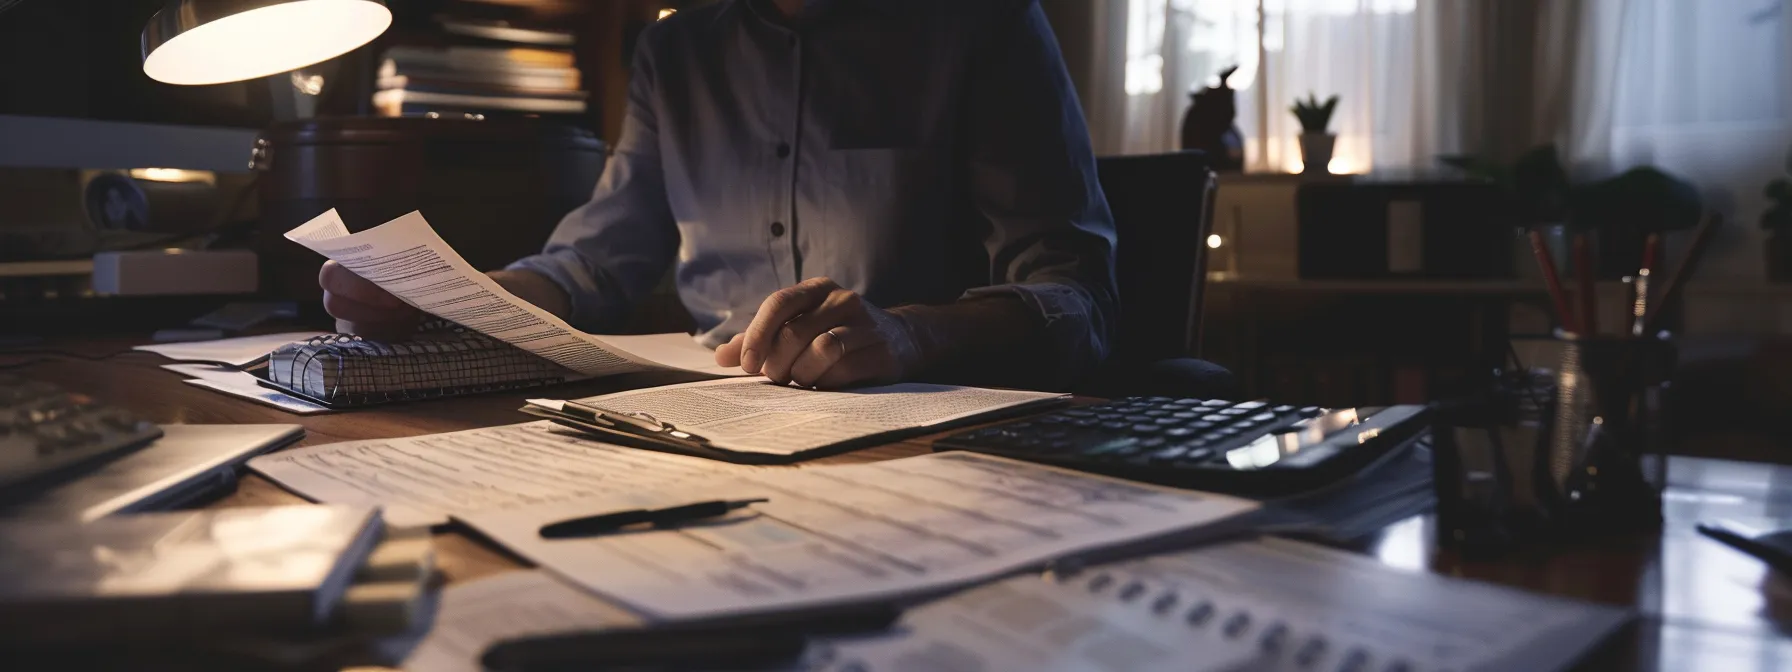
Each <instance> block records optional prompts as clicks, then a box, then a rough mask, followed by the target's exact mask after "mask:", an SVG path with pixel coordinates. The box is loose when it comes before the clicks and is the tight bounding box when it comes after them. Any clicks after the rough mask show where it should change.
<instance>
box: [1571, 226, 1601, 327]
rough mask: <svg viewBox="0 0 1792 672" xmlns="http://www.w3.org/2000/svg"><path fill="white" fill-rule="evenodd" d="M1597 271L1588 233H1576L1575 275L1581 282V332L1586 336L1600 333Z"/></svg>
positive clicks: (1577, 280)
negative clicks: (1595, 281)
mask: <svg viewBox="0 0 1792 672" xmlns="http://www.w3.org/2000/svg"><path fill="white" fill-rule="evenodd" d="M1595 272H1596V271H1595V269H1594V268H1593V250H1592V248H1591V247H1590V246H1589V245H1588V244H1587V234H1584V233H1577V234H1574V276H1575V281H1576V282H1578V283H1579V284H1580V333H1581V334H1582V335H1585V336H1597V335H1599V299H1598V294H1597V288H1596V287H1595V286H1594V284H1593V274H1594V273H1595Z"/></svg>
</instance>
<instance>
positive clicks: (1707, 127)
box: [1539, 0, 1792, 279]
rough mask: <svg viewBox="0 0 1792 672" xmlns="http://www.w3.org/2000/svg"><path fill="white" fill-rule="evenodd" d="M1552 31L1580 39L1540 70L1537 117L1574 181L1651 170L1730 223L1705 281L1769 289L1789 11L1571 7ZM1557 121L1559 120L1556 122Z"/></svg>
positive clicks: (1696, 3)
mask: <svg viewBox="0 0 1792 672" xmlns="http://www.w3.org/2000/svg"><path fill="white" fill-rule="evenodd" d="M1554 10H1555V11H1553V12H1551V13H1550V14H1549V15H1548V16H1547V18H1546V21H1547V26H1546V30H1547V31H1549V32H1554V33H1570V34H1573V35H1577V36H1578V37H1580V38H1581V39H1580V40H1579V43H1578V44H1577V45H1576V46H1575V47H1573V48H1571V49H1564V50H1562V51H1561V52H1559V53H1548V54H1547V55H1546V56H1544V57H1542V58H1540V61H1539V68H1540V76H1542V77H1549V76H1551V73H1553V76H1555V77H1556V78H1557V81H1556V82H1555V84H1554V86H1550V87H1546V90H1552V91H1555V92H1556V93H1557V94H1558V96H1559V99H1558V100H1557V101H1555V102H1553V103H1551V104H1545V105H1540V106H1539V111H1540V113H1542V114H1544V116H1545V117H1547V119H1546V120H1545V121H1544V125H1545V126H1546V127H1553V129H1554V130H1555V131H1556V133H1557V134H1556V137H1558V138H1560V139H1561V141H1562V144H1563V146H1564V149H1565V150H1566V152H1567V155H1568V157H1569V158H1570V160H1571V161H1573V162H1574V163H1575V167H1576V169H1577V172H1578V173H1580V174H1581V175H1582V176H1584V177H1599V176H1603V175H1608V174H1611V173H1615V172H1618V171H1621V170H1624V169H1627V168H1629V167H1632V166H1637V165H1652V166H1655V167H1657V168H1660V169H1662V170H1665V171H1668V172H1670V173H1674V174H1677V175H1680V176H1682V177H1685V178H1687V179H1690V180H1692V181H1693V182H1695V183H1697V184H1699V186H1700V187H1701V191H1702V192H1703V193H1704V195H1705V197H1706V200H1707V206H1708V207H1711V208H1714V209H1716V210H1718V211H1720V212H1723V213H1725V214H1726V215H1728V216H1729V217H1730V218H1731V221H1730V223H1729V226H1727V227H1726V228H1725V229H1723V233H1722V234H1721V235H1720V236H1719V237H1718V238H1717V240H1716V242H1715V243H1714V245H1713V249H1712V250H1711V252H1710V254H1711V256H1710V257H1709V261H1708V262H1707V263H1706V264H1704V265H1703V266H1702V268H1701V277H1702V278H1707V279H1709V278H1727V279H1754V278H1759V277H1762V273H1763V268H1764V264H1763V262H1762V260H1761V253H1760V252H1759V250H1760V245H1759V243H1760V240H1761V238H1762V236H1763V234H1762V232H1761V231H1760V230H1759V227H1757V226H1756V225H1755V221H1756V220H1757V219H1758V218H1759V217H1760V214H1761V212H1763V211H1764V210H1765V209H1766V202H1765V198H1764V197H1763V195H1762V193H1761V191H1762V188H1763V187H1764V186H1765V185H1766V184H1767V182H1768V181H1769V180H1771V179H1773V178H1774V177H1775V176H1778V175H1782V174H1785V173H1786V172H1787V170H1788V167H1787V165H1786V163H1787V160H1788V155H1789V154H1792V16H1788V14H1792V0H1573V1H1572V2H1565V3H1563V4H1562V5H1561V6H1559V7H1556V8H1554ZM1552 109H1553V111H1551V110H1552Z"/></svg>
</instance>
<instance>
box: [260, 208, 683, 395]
mask: <svg viewBox="0 0 1792 672" xmlns="http://www.w3.org/2000/svg"><path fill="white" fill-rule="evenodd" d="M286 238H287V239H288V240H291V241H293V242H295V243H298V244H300V245H304V246H305V247H308V248H311V250H312V251H315V252H317V253H318V254H321V255H324V256H325V257H329V258H330V259H332V260H334V261H335V262H336V263H339V264H342V265H343V267H345V268H347V269H348V270H350V271H354V273H355V275H359V276H361V277H363V278H366V279H367V280H369V281H371V282H373V283H374V284H376V285H379V286H380V288H382V289H384V290H386V291H388V292H391V293H392V295H393V296H397V297H398V298H399V299H400V300H402V301H404V302H405V303H408V304H410V305H412V306H415V307H417V309H419V310H422V311H424V312H426V313H429V314H431V315H435V316H436V317H440V318H442V319H445V320H448V321H450V322H454V323H456V324H459V325H461V326H464V327H467V328H469V329H472V330H474V331H477V332H479V333H482V334H485V335H487V336H490V337H492V338H495V339H498V340H501V341H504V342H505V343H509V344H511V345H514V346H516V347H518V348H522V349H523V350H526V351H529V352H532V353H535V354H537V355H540V356H542V357H545V358H547V359H549V360H551V361H553V362H554V363H556V364H559V365H561V366H564V367H566V368H568V369H572V370H573V371H577V372H579V373H582V374H585V375H588V376H608V375H613V374H620V373H632V372H636V371H645V370H649V369H660V368H666V367H665V366H663V365H662V364H661V363H660V362H657V361H654V360H652V359H649V358H646V357H642V356H638V355H636V354H634V353H631V352H629V351H627V350H624V349H622V348H619V347H617V346H616V345H615V344H614V343H609V342H606V341H605V340H603V339H601V338H598V337H596V336H592V335H590V334H586V333H584V332H582V331H579V330H577V329H574V328H573V327H572V326H571V325H569V324H567V323H566V321H564V320H561V319H560V318H558V317H555V316H554V315H553V314H551V313H549V312H547V311H545V310H542V309H540V308H537V307H535V306H534V305H533V304H531V303H529V302H527V301H524V300H522V299H519V298H517V297H516V296H515V295H513V294H511V293H510V292H509V291H507V290H505V289H504V288H503V287H502V286H499V285H498V283H497V282H494V281H493V280H492V279H491V278H490V277H487V276H486V275H485V274H484V273H481V272H479V271H478V270H476V269H474V268H473V267H472V266H471V265H469V264H467V262H466V260H465V259H462V258H461V256H460V255H459V254H458V253H456V252H455V251H454V249H453V248H451V247H449V246H448V243H447V242H445V241H443V240H442V238H441V236H438V235H436V232H435V229H432V228H430V226H429V222H427V221H425V220H424V219H423V215H422V214H421V213H417V212H412V213H410V214H408V215H405V216H403V217H399V218H398V219H394V220H392V221H390V222H386V223H385V224H381V225H379V226H376V227H374V228H371V229H368V230H366V231H362V232H360V233H349V232H348V227H347V226H346V225H344V224H343V223H342V219H341V218H340V217H338V216H337V214H336V211H335V210H333V209H332V210H330V211H328V212H325V213H324V214H321V215H318V216H317V218H315V219H313V220H311V221H309V222H306V223H304V224H302V225H300V226H299V227H298V228H295V229H293V230H291V231H288V232H286ZM698 347H700V346H698Z"/></svg>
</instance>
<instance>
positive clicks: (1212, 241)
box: [1207, 233, 1226, 250]
mask: <svg viewBox="0 0 1792 672" xmlns="http://www.w3.org/2000/svg"><path fill="white" fill-rule="evenodd" d="M1224 242H1226V241H1223V240H1220V234H1217V233H1214V234H1209V235H1208V236H1207V247H1209V248H1212V249H1215V250H1217V249H1220V244H1221V243H1224Z"/></svg>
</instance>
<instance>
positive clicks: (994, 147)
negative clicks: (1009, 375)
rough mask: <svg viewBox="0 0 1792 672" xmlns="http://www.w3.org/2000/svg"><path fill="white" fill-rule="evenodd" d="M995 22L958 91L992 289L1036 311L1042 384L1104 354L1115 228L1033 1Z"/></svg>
mask: <svg viewBox="0 0 1792 672" xmlns="http://www.w3.org/2000/svg"><path fill="white" fill-rule="evenodd" d="M1014 4H1016V5H1019V7H1017V8H1015V9H1013V10H1011V11H1010V12H1009V13H1008V14H1007V15H1006V16H1005V17H1002V18H1000V19H998V20H997V21H996V23H995V30H994V31H992V32H993V39H991V40H989V41H988V42H987V43H985V44H984V45H983V49H982V50H981V51H980V53H979V55H978V61H977V63H976V64H975V65H973V69H972V74H971V81H970V82H969V87H968V89H967V91H968V95H969V96H970V103H969V105H968V107H967V108H966V109H967V112H966V113H967V115H968V118H967V119H966V120H965V121H966V122H967V132H966V138H967V140H966V148H965V151H966V153H967V161H966V163H967V165H968V178H969V180H970V182H971V183H970V185H969V189H970V194H971V197H972V199H973V201H974V203H975V205H976V207H977V209H978V210H979V211H980V212H981V213H982V214H983V215H984V217H985V218H987V220H988V221H989V223H990V231H989V233H988V236H987V237H986V239H985V247H986V248H987V249H988V252H989V257H990V269H991V276H992V277H991V279H990V281H991V283H992V285H991V286H988V287H981V288H977V289H973V290H971V291H969V292H967V293H966V297H967V298H970V297H979V296H990V295H1002V294H1007V295H1014V296H1018V297H1019V298H1020V299H1021V300H1022V301H1023V302H1024V303H1025V304H1026V305H1027V306H1029V307H1030V308H1031V309H1033V310H1035V311H1037V312H1038V315H1039V320H1040V324H1041V325H1043V329H1042V330H1041V331H1040V333H1039V339H1040V342H1038V343H1036V344H1034V345H1036V346H1037V348H1038V350H1040V351H1042V352H1041V354H1043V355H1044V359H1043V361H1042V362H1041V363H1042V364H1043V365H1045V366H1051V367H1061V368H1060V370H1057V371H1052V372H1050V374H1051V375H1050V376H1049V377H1050V378H1052V379H1056V380H1058V381H1064V382H1067V381H1071V380H1074V379H1076V378H1077V377H1078V376H1080V375H1082V374H1084V373H1087V372H1088V371H1089V370H1091V369H1092V368H1093V367H1094V366H1096V365H1098V364H1099V363H1101V361H1102V360H1103V359H1105V358H1106V357H1107V354H1108V350H1109V348H1110V347H1111V341H1112V338H1113V334H1114V333H1115V330H1116V322H1117V319H1118V313H1119V309H1120V306H1119V299H1118V296H1117V292H1116V290H1115V281H1114V244H1115V236H1114V222H1113V216H1112V215H1111V214H1110V213H1109V211H1108V206H1107V200H1106V199H1105V198H1104V197H1103V196H1102V193H1101V186H1100V183H1099V182H1098V181H1097V179H1096V174H1095V156H1094V150H1093V149H1092V148H1091V147H1090V143H1089V131H1088V127H1087V125H1086V123H1085V122H1084V120H1083V114H1082V110H1081V109H1080V108H1079V107H1078V105H1077V97H1076V91H1075V89H1074V87H1073V86H1072V85H1071V82H1070V76H1069V73H1068V72H1067V71H1066V69H1065V66H1064V59H1063V56H1062V54H1060V53H1059V51H1058V46H1057V40H1056V38H1055V37H1054V36H1053V35H1052V31H1051V27H1050V26H1049V25H1048V24H1047V22H1046V18H1045V14H1044V12H1043V11H1041V10H1040V8H1039V6H1038V4H1037V2H1036V1H1034V0H1027V1H1025V2H1018V3H1014Z"/></svg>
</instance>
